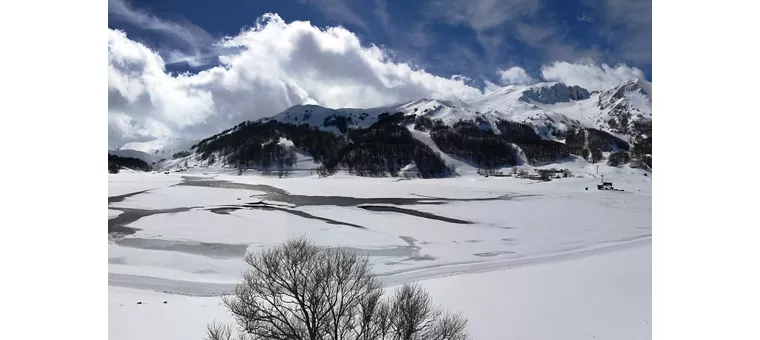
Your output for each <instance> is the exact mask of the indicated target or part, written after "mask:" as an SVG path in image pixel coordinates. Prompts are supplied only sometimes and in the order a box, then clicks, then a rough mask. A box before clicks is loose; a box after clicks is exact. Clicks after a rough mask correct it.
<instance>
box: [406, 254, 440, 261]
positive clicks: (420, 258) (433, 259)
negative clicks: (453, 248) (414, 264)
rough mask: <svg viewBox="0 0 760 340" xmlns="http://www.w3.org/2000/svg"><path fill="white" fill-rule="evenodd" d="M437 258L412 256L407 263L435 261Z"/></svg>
mask: <svg viewBox="0 0 760 340" xmlns="http://www.w3.org/2000/svg"><path fill="white" fill-rule="evenodd" d="M437 259H438V258H437V257H435V256H430V255H413V256H410V257H409V261H435V260H437Z"/></svg>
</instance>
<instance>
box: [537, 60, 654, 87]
mask: <svg viewBox="0 0 760 340" xmlns="http://www.w3.org/2000/svg"><path fill="white" fill-rule="evenodd" d="M541 76H542V77H543V78H544V79H545V80H547V81H558V82H562V83H565V84H567V85H578V86H581V87H583V88H585V89H587V90H589V91H595V90H606V89H609V88H612V87H615V86H616V85H618V84H620V83H621V82H624V81H626V80H628V79H630V78H638V79H641V80H646V77H645V76H644V72H642V71H641V70H639V69H637V68H635V67H629V66H628V65H625V64H618V65H616V66H615V67H612V66H609V65H607V64H601V65H597V64H595V63H594V62H592V61H588V60H585V61H582V62H580V63H577V64H571V63H568V62H564V61H562V62H560V61H556V62H554V63H552V64H550V65H544V66H543V67H541Z"/></svg>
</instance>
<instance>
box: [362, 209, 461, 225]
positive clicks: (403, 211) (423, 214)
mask: <svg viewBox="0 0 760 340" xmlns="http://www.w3.org/2000/svg"><path fill="white" fill-rule="evenodd" d="M359 208H362V209H364V210H369V211H380V212H395V213H399V214H405V215H410V216H416V217H422V218H427V219H431V220H436V221H442V222H448V223H456V224H472V222H470V221H465V220H460V219H456V218H451V217H443V216H439V215H434V214H431V213H427V212H423V211H417V210H411V209H404V208H399V207H391V206H386V205H361V206H359Z"/></svg>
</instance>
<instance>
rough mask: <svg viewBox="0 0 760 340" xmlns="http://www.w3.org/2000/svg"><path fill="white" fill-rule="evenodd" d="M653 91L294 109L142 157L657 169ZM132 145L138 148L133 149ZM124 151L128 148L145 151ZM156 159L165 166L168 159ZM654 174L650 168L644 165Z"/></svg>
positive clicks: (306, 164) (361, 166)
mask: <svg viewBox="0 0 760 340" xmlns="http://www.w3.org/2000/svg"><path fill="white" fill-rule="evenodd" d="M651 119H652V109H651V84H650V83H648V82H646V81H642V80H639V79H635V78H632V79H629V80H627V81H625V82H622V83H620V84H619V85H617V86H615V87H614V88H611V89H608V90H606V91H599V92H593V93H592V92H589V91H587V90H586V89H584V88H581V87H579V86H567V85H565V84H562V83H556V82H549V83H538V84H533V85H510V86H505V87H502V88H499V89H497V90H495V91H492V92H489V93H486V94H484V95H483V96H481V97H479V98H476V99H473V100H470V101H466V102H465V101H449V100H436V99H426V98H423V99H417V100H414V101H410V102H405V103H398V104H393V105H389V106H383V107H376V108H368V109H361V108H340V109H331V108H325V107H321V106H317V105H296V106H293V107H291V108H289V109H287V110H285V111H283V112H280V113H278V114H276V115H274V116H272V117H269V118H264V119H261V120H259V121H249V122H243V123H241V124H239V125H237V126H235V127H232V128H230V129H227V130H225V131H222V132H221V133H219V134H216V135H214V136H211V137H209V138H206V139H203V140H201V141H199V142H198V143H195V144H193V145H192V146H188V147H186V149H184V150H187V151H185V152H179V153H178V152H177V151H174V150H178V147H179V146H180V145H181V143H179V142H176V141H173V142H168V141H156V142H154V143H143V144H142V145H138V146H139V147H140V148H141V149H143V150H148V151H151V150H154V151H153V152H154V154H155V153H156V152H158V150H159V149H158V148H156V146H161V147H162V148H163V149H161V152H166V151H165V150H169V148H168V147H167V146H171V147H173V149H171V150H172V151H174V152H172V155H167V156H162V157H161V158H166V159H169V160H165V161H163V162H160V163H159V164H158V165H159V167H164V168H183V167H185V168H186V167H193V166H200V167H208V166H213V167H232V168H253V169H258V170H267V171H269V170H273V169H276V170H283V169H286V170H296V169H311V170H317V169H319V171H320V173H322V174H330V173H333V172H334V171H337V170H341V169H343V170H348V171H349V172H351V173H354V174H357V175H371V176H376V175H387V174H390V175H393V176H396V175H399V174H402V173H404V172H407V171H412V172H414V173H416V174H418V175H420V176H422V177H441V176H449V175H452V174H455V173H456V170H455V169H456V168H463V167H464V168H468V169H474V168H481V169H497V168H504V167H511V166H515V165H522V164H528V165H534V166H540V165H545V164H551V163H554V162H558V161H562V160H565V159H568V157H570V156H571V155H575V156H580V157H581V158H583V159H586V160H588V161H591V162H594V163H595V162H608V163H610V165H613V166H621V165H624V164H627V163H629V162H633V165H634V166H637V167H646V168H648V169H651V164H652V162H651V139H652V137H651V136H652V134H651ZM131 144H133V143H131ZM138 146H135V145H125V146H124V147H122V148H120V149H125V148H127V147H138ZM158 156H161V155H160V154H159V155H158ZM644 164H646V166H645V165H644Z"/></svg>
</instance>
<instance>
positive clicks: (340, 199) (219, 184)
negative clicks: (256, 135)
mask: <svg viewBox="0 0 760 340" xmlns="http://www.w3.org/2000/svg"><path fill="white" fill-rule="evenodd" d="M183 178H185V177H183ZM175 185H182V186H200V187H209V188H226V189H246V190H255V191H261V192H264V193H265V194H263V195H256V196H257V197H259V198H261V199H262V200H269V201H277V202H284V203H287V204H291V205H294V206H296V207H300V206H336V207H355V206H358V205H362V204H391V205H423V204H430V205H442V204H446V203H449V202H478V201H497V200H509V199H512V198H516V197H526V196H532V195H501V196H496V197H478V198H442V197H425V196H421V195H416V196H419V198H409V197H405V198H402V197H368V198H361V197H348V196H311V195H297V194H291V193H289V192H287V191H285V190H283V189H280V188H276V187H273V186H269V185H264V184H244V183H235V182H228V181H222V180H201V179H194V180H186V181H183V182H181V183H178V184H175Z"/></svg>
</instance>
